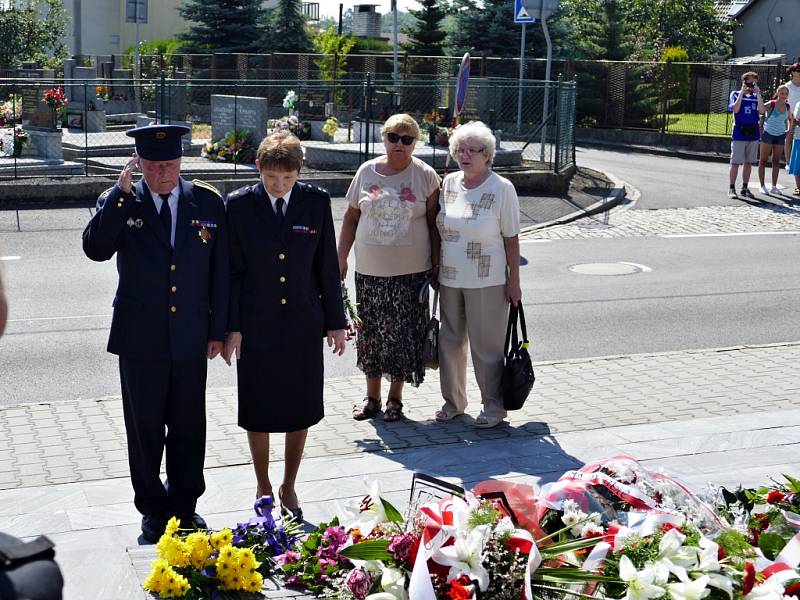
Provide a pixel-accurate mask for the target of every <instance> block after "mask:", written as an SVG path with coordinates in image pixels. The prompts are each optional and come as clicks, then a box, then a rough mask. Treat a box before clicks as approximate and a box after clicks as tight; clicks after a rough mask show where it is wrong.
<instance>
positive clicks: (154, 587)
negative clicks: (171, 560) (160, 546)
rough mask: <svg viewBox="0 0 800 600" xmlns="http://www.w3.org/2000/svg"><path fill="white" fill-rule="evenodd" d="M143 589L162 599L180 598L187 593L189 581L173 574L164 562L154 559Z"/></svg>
mask: <svg viewBox="0 0 800 600" xmlns="http://www.w3.org/2000/svg"><path fill="white" fill-rule="evenodd" d="M144 589H146V590H147V591H148V592H153V593H155V594H158V595H159V596H161V597H162V598H182V597H183V596H185V595H186V594H187V593H188V592H189V580H188V579H186V577H184V576H183V575H181V574H179V573H177V572H175V570H174V569H173V568H172V567H170V566H169V564H168V563H167V561H166V560H164V559H156V560H155V561H153V564H152V565H151V572H150V575H149V576H148V577H147V579H146V580H145V582H144Z"/></svg>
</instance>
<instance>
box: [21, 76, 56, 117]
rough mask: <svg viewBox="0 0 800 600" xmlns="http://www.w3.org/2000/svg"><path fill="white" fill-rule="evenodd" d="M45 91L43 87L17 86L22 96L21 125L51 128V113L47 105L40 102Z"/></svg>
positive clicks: (33, 84) (34, 85) (33, 83)
mask: <svg viewBox="0 0 800 600" xmlns="http://www.w3.org/2000/svg"><path fill="white" fill-rule="evenodd" d="M45 89H46V87H45V86H43V85H38V84H36V83H35V82H34V81H33V80H32V81H31V82H30V83H23V84H22V85H20V86H19V90H20V94H21V96H22V123H23V125H33V126H35V127H52V126H53V113H52V111H51V110H50V108H49V107H48V106H47V104H45V103H44V101H42V92H43V91H44V90H45Z"/></svg>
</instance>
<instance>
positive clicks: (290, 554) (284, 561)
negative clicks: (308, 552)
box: [275, 550, 300, 565]
mask: <svg viewBox="0 0 800 600" xmlns="http://www.w3.org/2000/svg"><path fill="white" fill-rule="evenodd" d="M298 560H300V553H299V552H294V551H293V550H287V551H286V552H284V553H283V554H279V555H278V556H276V557H275V562H276V563H278V564H279V565H293V564H294V563H296V562H297V561H298Z"/></svg>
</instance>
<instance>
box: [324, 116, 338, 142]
mask: <svg viewBox="0 0 800 600" xmlns="http://www.w3.org/2000/svg"><path fill="white" fill-rule="evenodd" d="M338 129H339V119H337V118H336V117H328V118H327V119H326V120H325V123H324V125H323V126H322V133H324V134H325V135H327V136H328V137H331V138H332V137H333V136H334V135H336V132H337V131H338Z"/></svg>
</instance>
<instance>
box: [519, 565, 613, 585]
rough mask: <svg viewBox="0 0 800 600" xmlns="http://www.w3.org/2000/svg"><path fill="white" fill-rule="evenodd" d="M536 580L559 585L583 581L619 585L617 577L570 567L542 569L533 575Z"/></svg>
mask: <svg viewBox="0 0 800 600" xmlns="http://www.w3.org/2000/svg"><path fill="white" fill-rule="evenodd" d="M533 578H534V579H535V580H541V581H550V582H557V583H577V582H583V581H602V582H605V583H619V581H620V580H619V579H618V578H617V577H610V576H608V575H597V574H594V573H592V572H591V571H584V570H583V569H578V568H577V567H575V568H570V567H556V568H552V567H540V568H538V569H537V570H536V572H535V573H534V574H533Z"/></svg>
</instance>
